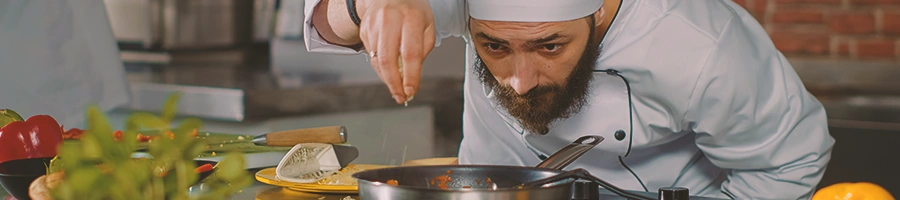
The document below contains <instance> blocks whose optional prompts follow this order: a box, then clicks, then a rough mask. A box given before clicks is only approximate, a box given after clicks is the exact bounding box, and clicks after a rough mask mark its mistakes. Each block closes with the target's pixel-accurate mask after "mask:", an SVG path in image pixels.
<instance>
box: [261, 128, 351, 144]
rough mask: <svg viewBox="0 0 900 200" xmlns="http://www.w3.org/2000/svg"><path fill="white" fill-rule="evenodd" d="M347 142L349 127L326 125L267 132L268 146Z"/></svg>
mask: <svg viewBox="0 0 900 200" xmlns="http://www.w3.org/2000/svg"><path fill="white" fill-rule="evenodd" d="M345 142H347V128H345V127H344V126H325V127H316V128H304V129H294V130H286V131H278V132H272V133H269V134H266V145H268V146H294V145H297V144H300V143H325V144H342V143H345Z"/></svg>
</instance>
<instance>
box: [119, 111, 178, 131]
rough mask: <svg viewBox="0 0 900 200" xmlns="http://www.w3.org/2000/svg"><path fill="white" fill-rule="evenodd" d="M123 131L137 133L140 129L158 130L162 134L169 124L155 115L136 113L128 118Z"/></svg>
mask: <svg viewBox="0 0 900 200" xmlns="http://www.w3.org/2000/svg"><path fill="white" fill-rule="evenodd" d="M126 123H127V124H125V129H126V130H128V131H139V130H142V129H159V130H161V132H162V133H165V132H166V131H168V130H169V123H168V122H166V121H164V120H163V119H162V118H159V117H158V116H156V115H153V114H151V113H147V112H136V113H132V114H131V115H129V116H128V119H127V120H126Z"/></svg>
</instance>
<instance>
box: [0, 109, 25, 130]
mask: <svg viewBox="0 0 900 200" xmlns="http://www.w3.org/2000/svg"><path fill="white" fill-rule="evenodd" d="M14 121H25V119H22V116H21V115H19V113H16V111H13V110H10V109H0V127H4V126H6V125H7V124H9V123H11V122H14Z"/></svg>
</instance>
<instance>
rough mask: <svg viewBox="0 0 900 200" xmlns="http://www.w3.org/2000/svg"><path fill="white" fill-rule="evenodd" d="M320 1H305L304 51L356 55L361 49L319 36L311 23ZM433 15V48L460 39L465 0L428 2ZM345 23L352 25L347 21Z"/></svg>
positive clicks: (462, 29) (464, 23) (465, 13)
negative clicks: (448, 39) (455, 38)
mask: <svg viewBox="0 0 900 200" xmlns="http://www.w3.org/2000/svg"><path fill="white" fill-rule="evenodd" d="M320 1H321V0H305V3H306V4H305V5H304V12H303V13H304V21H303V24H304V25H303V38H304V42H305V44H306V50H307V51H309V52H317V53H332V54H358V53H360V52H362V51H363V49H359V50H356V49H352V48H348V47H344V46H340V45H334V44H331V43H329V42H327V41H325V40H324V39H322V37H321V36H320V35H319V32H318V31H316V27H315V26H313V23H312V14H313V10H314V8H315V7H316V5H318V4H319V2H320ZM428 2H429V4H430V5H431V11H432V14H434V26H435V41H434V46H435V47H438V46H440V45H441V40H442V39H444V38H448V37H452V36H456V37H461V36H462V34H464V33H465V30H466V21H467V20H468V15H467V12H466V9H465V0H428ZM347 23H353V22H350V21H348V22H347Z"/></svg>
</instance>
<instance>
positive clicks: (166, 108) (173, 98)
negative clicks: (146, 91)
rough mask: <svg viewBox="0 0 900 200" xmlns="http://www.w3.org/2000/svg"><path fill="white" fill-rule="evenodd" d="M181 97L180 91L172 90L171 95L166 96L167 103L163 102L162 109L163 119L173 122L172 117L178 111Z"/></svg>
mask: <svg viewBox="0 0 900 200" xmlns="http://www.w3.org/2000/svg"><path fill="white" fill-rule="evenodd" d="M179 99H181V93H180V92H172V93H171V94H169V97H168V98H166V102H165V104H163V109H162V119H163V121H167V122H171V121H172V119H174V118H175V113H176V112H178V100H179Z"/></svg>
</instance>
